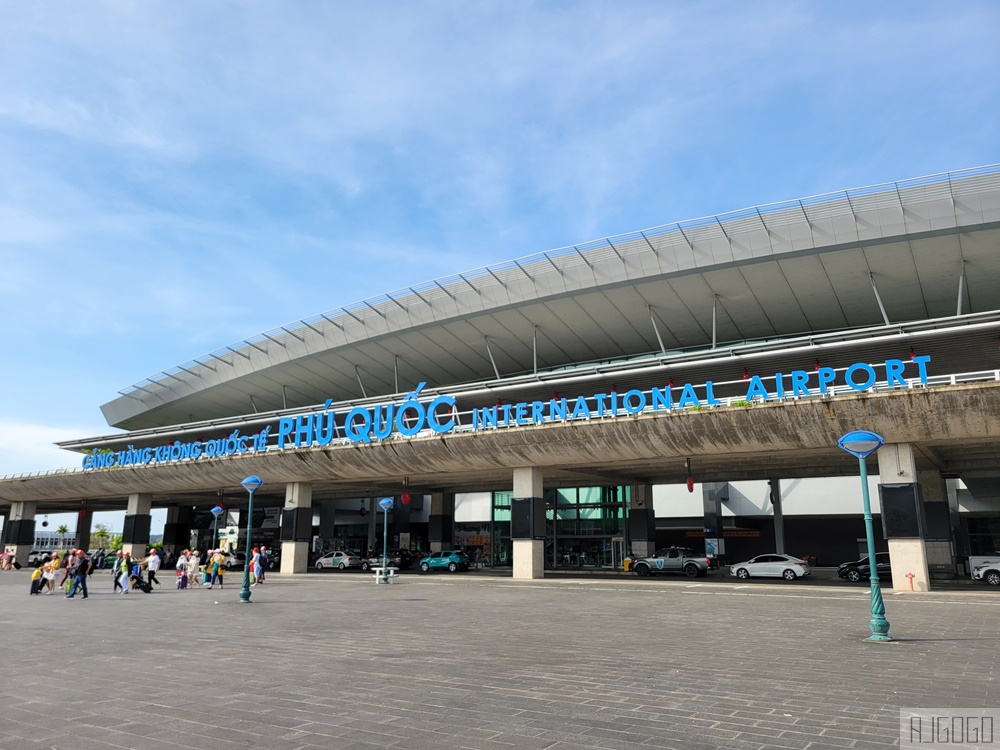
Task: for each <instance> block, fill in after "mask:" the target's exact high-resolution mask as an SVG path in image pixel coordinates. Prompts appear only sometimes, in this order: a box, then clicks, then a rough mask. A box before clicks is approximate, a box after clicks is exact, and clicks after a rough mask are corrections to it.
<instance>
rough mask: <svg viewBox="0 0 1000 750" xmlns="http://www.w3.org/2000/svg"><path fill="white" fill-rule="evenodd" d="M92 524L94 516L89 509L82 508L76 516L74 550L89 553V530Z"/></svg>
mask: <svg viewBox="0 0 1000 750" xmlns="http://www.w3.org/2000/svg"><path fill="white" fill-rule="evenodd" d="M93 523H94V515H93V513H91V512H90V509H89V508H82V509H81V510H80V512H79V513H77V514H76V548H77V549H82V550H84V551H85V552H89V551H90V529H91V527H92V526H93Z"/></svg>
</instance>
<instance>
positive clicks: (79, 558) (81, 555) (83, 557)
mask: <svg viewBox="0 0 1000 750" xmlns="http://www.w3.org/2000/svg"><path fill="white" fill-rule="evenodd" d="M77 553H78V554H77V555H76V563H75V564H74V566H73V570H72V574H73V584H72V585H71V586H70V588H69V593H68V594H66V598H67V599H72V598H73V597H74V596H75V595H76V589H77V587H79V588H80V589H81V590H82V591H83V597H82V598H83V599H87V598H89V597H90V594H88V593H87V576H88V575H90V571H91V570H92V569H93V563H92V562H91V561H90V558H89V557H87V553H86V552H84V551H83V550H77Z"/></svg>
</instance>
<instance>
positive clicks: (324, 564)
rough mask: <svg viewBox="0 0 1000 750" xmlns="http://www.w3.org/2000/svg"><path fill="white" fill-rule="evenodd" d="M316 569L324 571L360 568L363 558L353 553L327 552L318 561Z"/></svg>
mask: <svg viewBox="0 0 1000 750" xmlns="http://www.w3.org/2000/svg"><path fill="white" fill-rule="evenodd" d="M314 567H315V568H316V570H323V568H337V569H338V570H346V569H347V568H360V567H361V558H360V557H359V556H358V555H355V554H354V553H353V552H344V551H343V550H337V551H336V552H327V553H326V554H325V555H323V556H322V557H321V558H320V559H319V560H317V561H316V563H315V565H314Z"/></svg>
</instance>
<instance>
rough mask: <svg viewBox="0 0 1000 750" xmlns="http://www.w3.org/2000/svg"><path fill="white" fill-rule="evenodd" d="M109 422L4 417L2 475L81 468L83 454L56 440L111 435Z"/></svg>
mask: <svg viewBox="0 0 1000 750" xmlns="http://www.w3.org/2000/svg"><path fill="white" fill-rule="evenodd" d="M110 431H111V430H110V429H109V428H108V426H107V425H104V426H103V427H101V426H99V425H96V424H95V425H94V426H93V427H90V428H81V427H54V426H52V425H49V424H37V423H31V422H19V421H10V420H0V476H3V475H10V474H23V473H26V472H35V471H50V470H53V469H75V468H79V467H80V465H81V461H82V460H83V456H82V455H81V454H78V453H74V452H72V451H67V450H63V449H62V448H57V447H56V446H55V445H54V443H56V442H63V441H66V440H75V439H78V438H85V437H93V436H95V435H103V434H107V433H108V432H110Z"/></svg>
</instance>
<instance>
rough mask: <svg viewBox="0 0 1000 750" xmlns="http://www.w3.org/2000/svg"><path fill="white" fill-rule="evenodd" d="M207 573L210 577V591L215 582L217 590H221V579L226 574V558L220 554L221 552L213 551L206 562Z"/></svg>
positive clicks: (218, 550)
mask: <svg viewBox="0 0 1000 750" xmlns="http://www.w3.org/2000/svg"><path fill="white" fill-rule="evenodd" d="M208 572H209V573H211V575H212V577H211V578H210V579H209V581H210V582H209V584H208V588H209V589H212V588H213V587H214V586H215V582H216V581H218V582H219V588H220V589H221V588H223V586H222V583H223V581H222V578H223V576H225V574H226V558H225V556H224V555H223V554H222V550H220V549H217V550H213V552H212V557H211V558H210V559H209V561H208Z"/></svg>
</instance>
